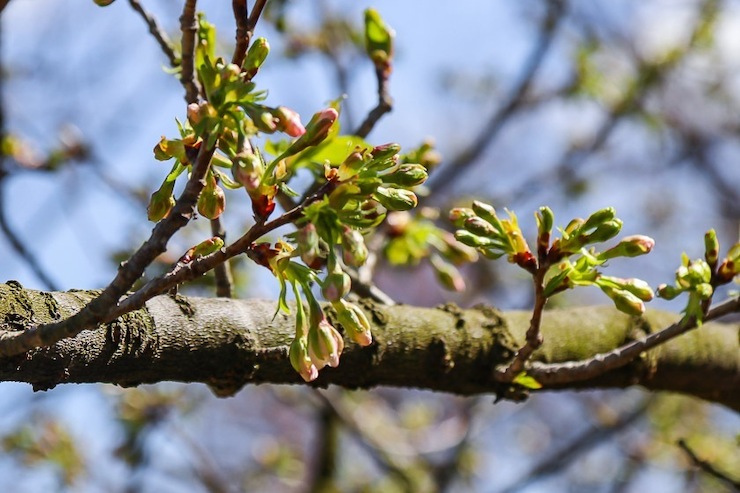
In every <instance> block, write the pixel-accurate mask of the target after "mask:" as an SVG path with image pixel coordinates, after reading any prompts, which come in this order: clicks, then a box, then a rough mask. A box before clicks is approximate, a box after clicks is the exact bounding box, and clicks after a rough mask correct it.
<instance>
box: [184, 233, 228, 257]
mask: <svg viewBox="0 0 740 493" xmlns="http://www.w3.org/2000/svg"><path fill="white" fill-rule="evenodd" d="M223 246H224V240H223V239H221V238H219V237H218V236H214V237H213V238H209V239H207V240H204V241H201V242H200V243H198V244H197V245H196V246H195V247H194V248H193V253H192V258H198V257H205V256H206V255H210V254H212V253H213V252H216V251H218V250H220V249H221V248H222V247H223Z"/></svg>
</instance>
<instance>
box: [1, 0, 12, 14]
mask: <svg viewBox="0 0 740 493" xmlns="http://www.w3.org/2000/svg"><path fill="white" fill-rule="evenodd" d="M9 3H10V0H0V12H2V11H3V10H5V7H7V6H8V4H9Z"/></svg>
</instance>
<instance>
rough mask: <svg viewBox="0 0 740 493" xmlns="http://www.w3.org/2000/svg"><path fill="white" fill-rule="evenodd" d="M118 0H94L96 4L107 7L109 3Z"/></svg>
mask: <svg viewBox="0 0 740 493" xmlns="http://www.w3.org/2000/svg"><path fill="white" fill-rule="evenodd" d="M115 1H116V0H94V2H95V5H99V6H101V7H107V6H108V5H110V4H112V3H113V2H115Z"/></svg>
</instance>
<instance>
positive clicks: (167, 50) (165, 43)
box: [128, 0, 180, 67]
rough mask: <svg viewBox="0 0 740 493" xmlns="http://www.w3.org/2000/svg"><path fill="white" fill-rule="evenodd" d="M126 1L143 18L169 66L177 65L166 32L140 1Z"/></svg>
mask: <svg viewBox="0 0 740 493" xmlns="http://www.w3.org/2000/svg"><path fill="white" fill-rule="evenodd" d="M128 1H129V3H130V4H131V7H132V8H133V9H134V10H135V11H136V12H138V13H139V14H140V15H141V17H142V18H143V19H144V22H146V24H147V26H149V32H150V33H151V34H152V36H154V39H156V40H157V43H159V46H160V48H162V51H163V52H164V54H165V56H166V57H167V59H168V60H169V62H170V66H172V67H179V66H180V59H179V58H178V57H177V55H176V54H175V50H174V48H173V47H172V41H170V39H169V37H168V36H167V33H165V32H164V31H163V30H162V28H161V27H160V26H159V24H158V23H157V20H156V19H155V18H154V17H153V16H152V15H151V14H149V12H147V11H146V10H144V7H143V6H142V5H141V3H139V0H128Z"/></svg>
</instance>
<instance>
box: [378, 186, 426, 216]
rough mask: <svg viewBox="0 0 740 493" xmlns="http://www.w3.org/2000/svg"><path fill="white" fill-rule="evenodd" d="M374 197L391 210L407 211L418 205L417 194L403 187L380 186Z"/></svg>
mask: <svg viewBox="0 0 740 493" xmlns="http://www.w3.org/2000/svg"><path fill="white" fill-rule="evenodd" d="M373 198H374V199H375V200H377V201H378V202H380V203H381V204H382V205H383V207H385V208H386V209H388V210H391V211H407V210H409V209H413V208H414V207H416V204H417V203H418V199H417V198H416V194H415V193H414V192H412V191H410V190H404V189H402V188H390V187H378V188H377V189H376V190H375V193H374V194H373Z"/></svg>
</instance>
